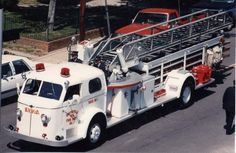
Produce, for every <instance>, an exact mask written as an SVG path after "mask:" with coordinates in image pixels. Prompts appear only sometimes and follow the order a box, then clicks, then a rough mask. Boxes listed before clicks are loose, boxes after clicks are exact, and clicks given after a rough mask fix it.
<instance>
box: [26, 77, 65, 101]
mask: <svg viewBox="0 0 236 153" xmlns="http://www.w3.org/2000/svg"><path fill="white" fill-rule="evenodd" d="M40 87H41V88H40ZM62 89H63V88H62V86H61V85H60V84H55V83H51V82H46V81H41V80H35V79H28V80H27V82H26V84H25V87H24V90H23V93H25V94H30V95H38V96H40V97H44V98H49V99H55V100H59V99H60V97H61V92H62Z"/></svg>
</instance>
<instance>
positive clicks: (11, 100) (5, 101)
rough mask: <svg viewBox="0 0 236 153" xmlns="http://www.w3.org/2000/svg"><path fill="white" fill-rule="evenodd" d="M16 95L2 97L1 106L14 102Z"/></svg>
mask: <svg viewBox="0 0 236 153" xmlns="http://www.w3.org/2000/svg"><path fill="white" fill-rule="evenodd" d="M17 98H18V96H12V97H9V98H6V99H2V103H1V106H6V105H9V104H12V103H15V102H16V101H17Z"/></svg>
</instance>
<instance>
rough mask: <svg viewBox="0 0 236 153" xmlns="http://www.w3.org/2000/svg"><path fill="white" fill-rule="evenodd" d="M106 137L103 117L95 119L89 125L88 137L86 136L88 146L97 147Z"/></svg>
mask: <svg viewBox="0 0 236 153" xmlns="http://www.w3.org/2000/svg"><path fill="white" fill-rule="evenodd" d="M104 135H105V123H104V120H103V119H102V118H101V117H98V116H97V117H94V118H93V119H92V121H91V122H90V124H89V127H88V131H87V136H86V140H85V141H86V144H87V145H88V147H90V148H94V147H97V146H98V145H100V144H101V143H102V142H103V140H104Z"/></svg>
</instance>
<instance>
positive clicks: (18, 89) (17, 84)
mask: <svg viewBox="0 0 236 153" xmlns="http://www.w3.org/2000/svg"><path fill="white" fill-rule="evenodd" d="M16 92H17V95H20V84H19V83H16Z"/></svg>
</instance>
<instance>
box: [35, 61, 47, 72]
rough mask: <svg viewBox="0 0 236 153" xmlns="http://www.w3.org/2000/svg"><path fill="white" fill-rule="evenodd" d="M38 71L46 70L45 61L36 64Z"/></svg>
mask: <svg viewBox="0 0 236 153" xmlns="http://www.w3.org/2000/svg"><path fill="white" fill-rule="evenodd" d="M35 67H36V71H37V72H42V71H44V70H45V67H44V64H43V63H38V64H36V66H35Z"/></svg>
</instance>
